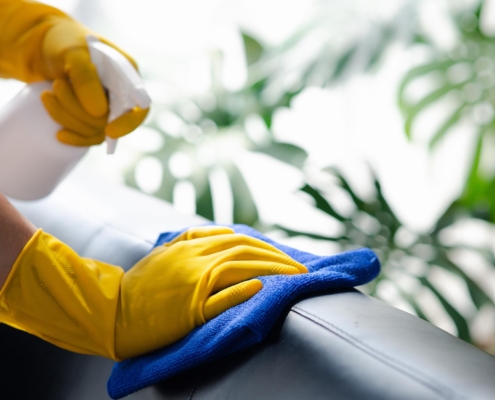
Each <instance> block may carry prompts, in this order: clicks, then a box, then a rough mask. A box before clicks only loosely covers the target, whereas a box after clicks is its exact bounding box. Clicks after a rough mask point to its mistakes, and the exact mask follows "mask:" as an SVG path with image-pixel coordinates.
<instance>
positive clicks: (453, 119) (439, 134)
mask: <svg viewBox="0 0 495 400" xmlns="http://www.w3.org/2000/svg"><path fill="white" fill-rule="evenodd" d="M466 107H467V106H466V105H465V104H462V105H461V106H459V107H458V108H457V109H456V110H455V111H454V113H453V114H452V115H451V116H450V117H449V118H447V120H446V121H445V122H444V123H443V124H442V126H440V128H438V129H437V131H436V132H435V133H434V134H433V136H432V138H431V140H430V145H429V146H430V150H433V149H434V148H435V147H436V145H437V144H438V142H439V141H440V140H441V139H442V138H443V137H444V136H445V134H446V133H447V131H448V130H449V129H450V128H452V127H453V126H454V125H455V124H456V123H457V122H459V119H460V118H461V117H462V115H463V111H464V110H465V109H466Z"/></svg>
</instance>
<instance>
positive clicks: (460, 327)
mask: <svg viewBox="0 0 495 400" xmlns="http://www.w3.org/2000/svg"><path fill="white" fill-rule="evenodd" d="M418 279H419V280H420V281H421V283H422V284H423V286H425V287H427V288H428V289H430V290H431V292H432V293H433V294H434V295H435V297H436V298H437V299H438V300H439V301H440V303H441V304H442V307H443V308H444V309H445V311H446V312H447V314H448V315H449V316H450V318H452V321H453V322H454V324H455V326H456V328H457V334H458V336H459V338H460V339H462V340H465V341H466V342H471V333H470V330H469V325H468V323H467V321H466V319H465V318H464V317H463V316H462V315H461V314H460V313H459V312H458V311H457V310H456V309H455V308H454V307H453V306H452V305H451V304H450V303H449V302H448V301H447V300H446V299H445V297H444V296H443V295H442V294H441V293H440V292H439V291H438V290H437V289H436V288H435V286H433V285H432V284H431V283H430V281H429V280H428V279H427V278H425V277H420V278H418Z"/></svg>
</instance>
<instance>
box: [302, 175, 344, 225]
mask: <svg viewBox="0 0 495 400" xmlns="http://www.w3.org/2000/svg"><path fill="white" fill-rule="evenodd" d="M300 190H301V192H304V193H307V194H309V195H310V196H311V197H312V198H313V200H314V201H315V206H316V208H318V209H319V210H321V211H323V212H324V213H326V214H328V215H330V216H332V217H334V218H335V219H337V220H338V221H340V222H344V221H347V218H345V217H343V216H342V215H340V214H339V213H338V212H337V211H335V209H334V208H333V207H332V206H331V205H330V203H329V202H328V201H327V200H326V199H325V198H324V197H323V196H322V195H321V194H320V192H319V191H318V190H316V189H315V188H313V187H312V186H310V185H309V184H305V185H304V186H303V187H302V188H301V189H300Z"/></svg>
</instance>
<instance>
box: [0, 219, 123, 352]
mask: <svg viewBox="0 0 495 400" xmlns="http://www.w3.org/2000/svg"><path fill="white" fill-rule="evenodd" d="M123 274H124V271H123V270H122V269H121V268H119V267H115V266H112V265H109V264H105V263H101V262H98V261H95V260H90V259H84V258H81V257H79V256H78V255H77V254H76V253H75V252H74V251H73V250H72V249H71V248H70V247H69V246H67V245H65V244H64V243H62V242H60V241H59V240H58V239H56V238H55V237H53V236H51V235H49V234H47V233H45V232H43V231H42V230H41V229H40V230H38V231H37V232H36V233H35V234H34V235H33V237H32V238H31V239H30V240H29V242H28V243H27V244H26V246H25V247H24V249H23V250H22V252H21V254H19V256H18V258H17V260H16V261H15V263H14V266H13V267H12V270H11V272H10V274H9V276H8V278H7V280H6V282H5V285H4V287H3V288H2V290H1V292H0V320H1V321H2V322H4V323H6V324H8V325H11V326H13V327H15V328H18V329H22V330H24V331H27V332H29V333H31V334H34V335H36V336H38V337H40V338H42V339H44V340H46V341H48V342H50V343H52V344H55V345H57V346H59V347H62V348H64V349H67V350H71V351H75V352H78V353H83V354H93V355H101V356H105V357H109V358H112V359H116V358H117V357H116V355H115V316H116V311H117V305H118V299H119V293H120V283H121V280H122V276H123Z"/></svg>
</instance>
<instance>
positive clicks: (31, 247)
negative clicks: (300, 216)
mask: <svg viewBox="0 0 495 400" xmlns="http://www.w3.org/2000/svg"><path fill="white" fill-rule="evenodd" d="M304 272H307V269H306V268H305V267H304V266H303V265H301V264H299V263H297V262H296V261H294V260H293V259H291V258H290V257H288V256H287V255H286V254H285V253H283V252H281V251H279V250H278V249H276V248H274V247H273V246H271V245H269V244H267V243H265V242H262V241H260V240H257V239H254V238H251V237H248V236H244V235H240V234H235V233H233V231H232V230H231V229H229V228H224V227H202V228H195V229H191V230H189V231H187V232H186V233H185V234H183V235H182V236H181V237H179V238H178V239H176V240H174V241H173V242H171V243H168V244H166V245H164V246H161V247H159V248H156V249H154V250H153V251H152V252H151V253H150V254H149V255H148V256H146V257H145V258H143V259H142V260H141V261H140V262H138V263H137V264H136V265H135V266H134V267H133V268H132V269H131V270H129V271H128V272H127V273H125V274H124V271H123V270H122V269H121V268H119V267H116V266H112V265H108V264H105V263H101V262H98V261H95V260H90V259H85V258H81V257H79V256H78V255H77V254H76V253H75V252H74V251H73V250H71V249H70V248H69V247H68V246H66V245H65V244H63V243H61V242H60V241H59V240H57V239H56V238H54V237H53V236H50V235H49V234H47V233H44V232H43V231H41V230H39V231H37V232H36V234H35V235H34V236H33V237H32V238H31V240H30V241H29V242H28V243H27V245H26V246H25V247H24V249H23V251H22V252H21V254H20V255H19V257H18V258H17V260H16V262H15V264H14V266H13V267H12V271H11V273H10V274H9V276H8V278H7V281H6V283H5V285H4V287H3V288H2V291H1V292H0V320H1V321H3V322H5V323H7V324H9V325H12V326H14V327H17V328H20V329H23V330H25V331H27V332H30V333H32V334H35V335H37V336H39V337H41V338H43V339H45V340H47V341H49V342H51V343H53V344H56V345H58V346H60V347H63V348H65V349H68V350H72V351H76V352H80V353H85V354H95V355H102V356H105V357H110V358H112V359H115V360H122V359H126V358H129V357H134V356H137V355H141V354H145V353H148V352H150V351H153V350H155V349H158V348H160V347H163V346H166V345H169V344H171V343H174V342H176V341H177V340H179V339H181V338H183V337H184V336H186V335H187V334H188V333H189V332H190V331H191V330H193V329H194V328H196V327H198V326H200V325H201V324H204V323H205V322H206V321H208V320H209V319H212V318H214V317H215V316H217V315H218V314H220V313H222V312H223V311H225V310H227V309H228V308H230V307H233V306H235V305H237V304H240V303H242V302H244V301H246V300H248V299H249V298H251V297H252V296H253V295H254V294H256V293H257V292H258V291H259V290H260V289H261V287H262V283H261V282H260V281H259V280H256V279H252V278H254V277H256V276H261V275H272V274H299V273H304Z"/></svg>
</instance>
